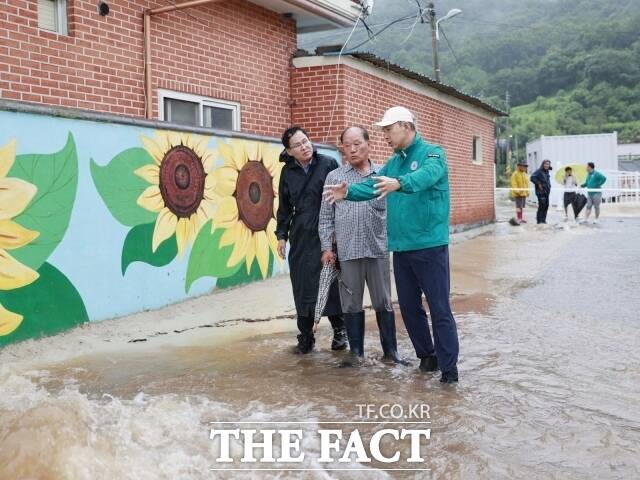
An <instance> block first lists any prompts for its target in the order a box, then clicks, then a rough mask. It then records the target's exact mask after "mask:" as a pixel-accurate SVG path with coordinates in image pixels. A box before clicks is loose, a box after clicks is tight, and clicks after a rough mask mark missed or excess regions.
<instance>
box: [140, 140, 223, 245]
mask: <svg viewBox="0 0 640 480" xmlns="http://www.w3.org/2000/svg"><path fill="white" fill-rule="evenodd" d="M140 140H141V141H142V144H143V145H144V147H145V149H146V150H147V152H148V153H149V155H150V156H151V158H153V160H154V163H152V164H147V165H143V166H142V167H140V168H138V169H137V170H136V171H135V172H134V173H135V174H136V175H138V176H139V177H140V178H142V179H144V180H146V181H147V182H149V184H150V186H149V187H147V188H146V189H145V191H144V192H142V194H140V196H139V197H138V202H137V203H138V205H140V206H141V207H142V208H144V209H146V210H148V211H150V212H152V213H153V214H157V218H156V222H155V225H154V228H153V238H152V244H151V250H152V252H156V251H157V249H158V246H159V245H160V244H161V243H162V242H164V241H165V240H167V239H168V238H170V237H172V236H173V235H175V238H176V243H177V249H178V256H180V257H182V256H183V254H184V250H185V248H186V247H187V246H189V245H191V244H192V243H193V240H194V239H195V236H196V234H197V233H198V232H199V231H200V228H201V227H202V226H203V225H204V224H205V223H206V222H207V221H208V220H210V219H211V217H212V216H213V213H214V212H215V207H216V204H215V200H216V197H215V193H214V192H213V186H214V181H215V180H214V177H213V175H211V173H212V171H213V166H214V165H213V157H214V155H215V153H214V152H212V151H210V150H207V149H206V145H207V143H208V141H209V139H208V137H201V136H192V135H181V134H172V133H170V132H169V133H165V132H158V133H157V134H156V138H155V139H153V138H149V137H146V136H144V135H143V136H141V137H140Z"/></svg>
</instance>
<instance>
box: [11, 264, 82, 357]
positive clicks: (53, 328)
mask: <svg viewBox="0 0 640 480" xmlns="http://www.w3.org/2000/svg"><path fill="white" fill-rule="evenodd" d="M38 273H39V274H40V277H39V278H38V280H36V281H35V282H33V283H32V284H30V285H27V286H25V287H22V288H18V289H15V290H8V291H0V304H2V305H3V306H4V307H5V308H6V309H8V310H10V311H12V312H16V313H18V314H20V315H22V316H23V319H22V323H20V325H19V326H18V328H17V329H16V330H14V331H13V332H12V333H10V334H9V335H5V336H0V347H1V346H3V345H6V344H8V343H12V342H15V341H19V340H26V339H29V338H38V337H42V336H45V335H53V334H55V333H59V332H62V331H64V330H67V329H69V328H71V327H75V326H76V325H80V324H82V323H84V322H86V321H88V320H89V318H88V315H87V311H86V309H85V306H84V303H83V301H82V298H81V297H80V294H79V293H78V291H77V290H76V288H75V287H74V286H73V284H72V283H71V282H70V281H69V280H68V279H67V277H65V276H64V275H63V274H62V273H61V272H60V271H58V270H57V269H56V268H55V267H54V266H53V265H51V264H49V263H44V264H42V266H41V267H40V268H39V269H38Z"/></svg>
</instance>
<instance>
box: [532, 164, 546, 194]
mask: <svg viewBox="0 0 640 480" xmlns="http://www.w3.org/2000/svg"><path fill="white" fill-rule="evenodd" d="M550 171H551V168H549V170H545V169H544V167H543V165H540V168H538V169H537V170H536V171H535V172H533V173H532V174H531V181H532V182H533V183H534V184H535V186H536V195H543V196H549V194H550V193H551V177H550V175H549V172H550Z"/></svg>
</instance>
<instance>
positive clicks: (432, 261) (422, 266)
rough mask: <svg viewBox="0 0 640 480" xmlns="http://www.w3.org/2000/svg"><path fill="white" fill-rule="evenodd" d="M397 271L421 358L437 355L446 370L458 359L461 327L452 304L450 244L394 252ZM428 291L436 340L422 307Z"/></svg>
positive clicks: (404, 308)
mask: <svg viewBox="0 0 640 480" xmlns="http://www.w3.org/2000/svg"><path fill="white" fill-rule="evenodd" d="M393 274H394V276H395V279H396V290H397V291H398V303H399V304H400V312H401V313H402V319H403V320H404V325H405V327H406V328H407V333H408V334H409V338H410V339H411V343H413V348H414V349H415V351H416V355H417V356H418V358H425V357H428V356H429V355H433V354H434V351H435V354H436V356H437V358H438V365H439V366H440V369H441V370H442V371H443V372H446V371H448V370H450V369H451V368H453V367H454V366H456V364H457V362H458V350H459V345H458V330H457V328H456V321H455V319H454V318H453V313H452V312H451V304H450V303H449V288H450V277H449V247H448V246H447V245H443V246H440V247H433V248H424V249H422V250H412V251H409V252H394V254H393ZM423 292H424V294H425V296H426V297H427V303H428V304H429V312H430V313H431V326H432V329H433V341H432V340H431V333H430V332H429V322H428V319H427V313H426V312H425V310H424V307H423V306H422V293H423Z"/></svg>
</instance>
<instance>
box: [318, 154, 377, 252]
mask: <svg viewBox="0 0 640 480" xmlns="http://www.w3.org/2000/svg"><path fill="white" fill-rule="evenodd" d="M369 166H370V169H369V173H368V174H367V175H361V174H360V173H358V171H357V170H356V169H354V168H353V167H352V166H351V165H349V164H346V165H343V166H341V167H339V168H337V169H336V170H333V171H331V172H329V175H327V178H326V180H325V182H324V183H325V185H330V184H336V183H340V182H345V183H346V184H347V185H350V184H352V183H360V182H363V181H365V180H367V179H368V178H370V177H371V176H373V175H375V174H376V172H377V169H376V168H375V166H374V165H373V164H372V163H371V161H369ZM318 233H319V234H320V246H321V248H322V251H325V250H331V244H332V240H333V237H334V234H335V239H336V243H337V244H338V259H339V260H355V259H358V258H382V257H386V256H387V255H388V250H387V201H386V199H384V198H383V199H374V200H369V201H366V202H350V201H347V200H343V201H340V202H336V203H335V204H333V205H330V204H329V202H327V201H325V200H323V201H322V206H321V208H320V219H319V223H318Z"/></svg>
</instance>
